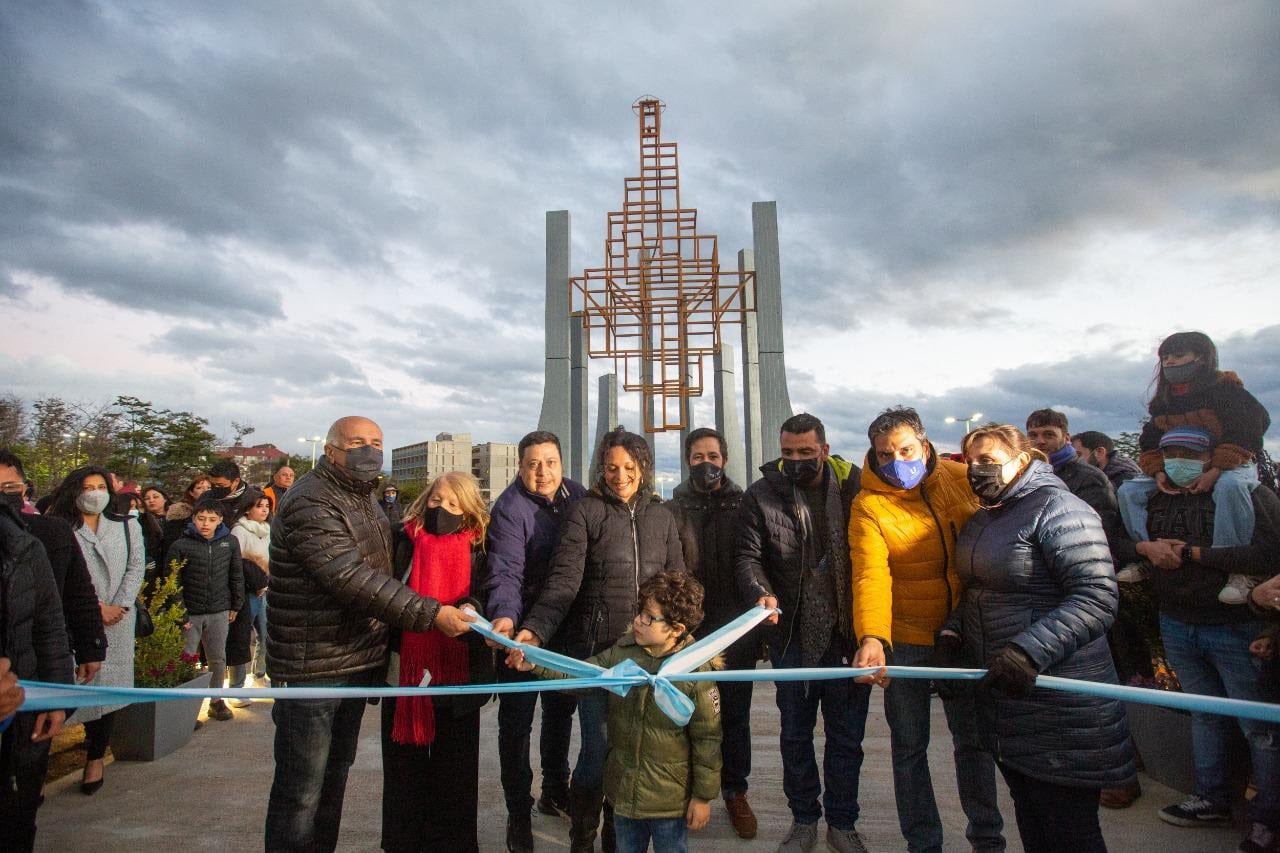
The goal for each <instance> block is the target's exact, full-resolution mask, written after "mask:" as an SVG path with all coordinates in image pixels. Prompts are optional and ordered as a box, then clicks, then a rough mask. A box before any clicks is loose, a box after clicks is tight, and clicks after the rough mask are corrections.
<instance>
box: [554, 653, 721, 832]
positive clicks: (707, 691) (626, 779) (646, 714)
mask: <svg viewBox="0 0 1280 853" xmlns="http://www.w3.org/2000/svg"><path fill="white" fill-rule="evenodd" d="M692 642H693V637H692V636H687V635H686V636H685V638H684V639H683V640H681V641H680V642H678V643H677V644H676V646H675V648H673V649H672V650H671V651H669V652H667V654H665V655H663V656H661V657H654V656H653V655H651V654H649V652H648V651H646V650H645V649H644V647H643V646H639V645H637V644H636V638H635V635H634V634H632V633H631V632H630V631H628V632H627V633H626V634H623V635H622V637H621V638H620V639H619V640H618V642H617V643H616V644H615V645H614V646H612V647H611V648H609V649H607V650H605V651H604V652H602V653H601V654H598V655H596V656H594V657H592V658H589V661H590V662H591V663H594V664H597V665H599V666H602V667H604V668H605V669H608V668H610V667H613V666H617V665H618V664H620V663H622V662H623V661H624V660H633V661H635V662H636V663H637V664H639V665H640V668H641V669H643V670H644V671H645V672H650V673H653V672H657V671H658V669H659V668H661V666H662V663H663V661H664V660H666V659H667V658H668V657H670V656H671V655H673V654H675V653H676V652H678V651H680V650H681V649H683V648H684V647H685V646H688V645H689V644H690V643H692ZM717 668H718V666H717V665H716V662H715V661H711V662H708V663H706V664H703V665H702V666H701V667H699V668H698V670H697V671H698V672H704V671H711V670H713V669H717ZM534 672H535V673H537V675H538V676H539V677H541V678H568V677H569V676H567V675H564V674H563V673H559V672H554V671H552V670H549V669H544V668H542V667H535V668H534ZM674 686H675V687H676V689H678V690H679V691H680V692H681V693H683V694H685V695H686V696H688V697H689V698H690V699H692V700H693V705H694V710H693V716H692V717H691V718H690V719H689V723H688V725H686V726H681V725H678V724H677V723H676V722H675V721H673V720H672V719H671V718H670V717H668V716H667V715H666V714H665V713H663V711H662V709H661V708H659V707H658V704H657V703H656V702H655V701H654V699H653V688H652V687H650V686H649V685H648V684H645V685H643V686H637V687H633V688H631V689H630V690H629V691H627V695H626V696H615V695H614V694H612V693H611V694H609V733H608V740H609V754H608V756H607V757H606V758H605V765H604V794H605V797H606V798H607V799H608V800H609V802H610V803H611V804H612V805H613V810H614V812H615V813H617V814H620V815H622V816H623V817H628V818H632V819H633V820H647V819H653V818H683V817H684V816H685V812H686V810H687V809H688V807H689V800H690V798H691V797H692V798H696V799H699V800H706V801H708V802H710V801H711V800H714V799H715V798H716V797H718V796H719V795H720V694H719V692H718V691H717V689H716V684H715V682H714V681H678V682H674Z"/></svg>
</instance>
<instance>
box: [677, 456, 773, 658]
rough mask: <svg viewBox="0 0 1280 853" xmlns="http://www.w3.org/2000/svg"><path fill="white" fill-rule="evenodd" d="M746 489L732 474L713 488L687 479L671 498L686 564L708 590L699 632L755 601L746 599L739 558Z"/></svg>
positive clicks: (718, 624)
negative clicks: (709, 489) (698, 486)
mask: <svg viewBox="0 0 1280 853" xmlns="http://www.w3.org/2000/svg"><path fill="white" fill-rule="evenodd" d="M744 494H745V493H744V492H743V491H742V487H741V486H739V485H738V484H737V483H735V482H733V481H732V480H730V479H729V476H728V475H727V474H726V475H724V476H723V479H722V481H721V485H720V488H718V489H716V490H715V491H713V492H700V491H698V490H697V489H695V488H693V485H692V484H691V483H690V482H689V481H688V480H685V481H684V482H683V483H681V484H680V485H678V486H676V488H675V491H673V492H672V493H671V500H669V501H667V503H666V506H667V507H668V508H669V509H670V510H671V514H672V515H673V516H675V519H676V530H678V531H679V534H680V547H681V551H682V553H683V555H684V564H685V568H687V569H688V570H689V571H690V572H692V573H693V574H694V576H695V577H696V578H697V579H698V580H699V581H700V582H701V583H702V586H703V588H704V589H705V590H706V594H705V597H704V598H703V600H702V609H703V611H704V612H705V613H706V618H705V619H703V620H702V625H700V626H699V627H698V631H699V636H705V635H707V634H709V633H711V632H712V631H714V630H716V629H717V628H720V627H722V626H723V625H725V624H727V623H728V622H729V621H730V620H732V619H733V618H734V617H736V616H738V615H740V614H741V613H742V611H744V610H746V609H747V608H748V607H750V606H751V605H752V604H754V603H755V602H754V601H749V602H747V601H743V599H742V591H741V590H739V589H738V579H737V573H736V571H735V569H734V563H733V561H734V558H735V556H736V553H737V548H738V524H739V523H740V522H739V515H738V514H739V511H740V510H741V508H742V497H743V495H744Z"/></svg>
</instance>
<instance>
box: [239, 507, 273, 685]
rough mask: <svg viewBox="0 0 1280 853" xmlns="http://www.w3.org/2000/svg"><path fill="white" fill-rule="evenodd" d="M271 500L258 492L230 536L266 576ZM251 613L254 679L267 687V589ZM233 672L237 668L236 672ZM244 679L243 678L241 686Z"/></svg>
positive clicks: (254, 601)
mask: <svg viewBox="0 0 1280 853" xmlns="http://www.w3.org/2000/svg"><path fill="white" fill-rule="evenodd" d="M270 519H271V499H270V498H268V497H267V496H266V495H264V494H262V493H261V492H258V493H257V495H256V500H254V501H253V504H252V505H251V506H250V507H249V509H248V510H247V511H246V512H245V514H244V515H242V516H241V517H240V520H239V521H237V522H236V526H235V527H233V528H231V535H232V536H234V537H235V538H236V541H237V542H239V543H240V556H241V557H243V558H244V559H245V560H246V561H248V562H252V563H253V564H255V565H256V566H258V568H260V569H262V571H263V572H269V571H270V570H269V569H268V566H269V564H270V560H271V557H270V550H271V522H270ZM249 613H250V615H251V616H252V617H253V631H254V633H255V634H256V635H257V642H258V650H257V652H256V653H255V654H254V656H253V676H254V678H255V679H256V685H257V686H259V687H262V686H265V679H266V677H267V589H266V587H265V586H264V587H263V588H262V589H261V590H259V591H258V594H257V595H256V596H254V597H253V598H251V599H250V600H249ZM233 669H234V668H233ZM237 675H238V673H236V672H232V674H231V683H232V684H237V681H236V676H237ZM242 682H243V678H241V683H242ZM231 704H232V705H234V706H236V707H238V708H243V707H245V706H247V705H248V704H249V702H248V700H245V699H238V700H236V701H234V702H232V703H231Z"/></svg>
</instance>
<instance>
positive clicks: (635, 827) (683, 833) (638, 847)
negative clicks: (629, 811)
mask: <svg viewBox="0 0 1280 853" xmlns="http://www.w3.org/2000/svg"><path fill="white" fill-rule="evenodd" d="M613 831H614V833H615V835H616V836H617V839H618V853H645V851H646V850H648V849H649V842H650V841H651V840H652V841H653V853H687V851H688V849H689V827H688V826H686V825H685V822H684V818H682V817H654V818H648V819H645V820H638V819H636V818H632V817H623V816H622V815H620V814H615V815H614V816H613Z"/></svg>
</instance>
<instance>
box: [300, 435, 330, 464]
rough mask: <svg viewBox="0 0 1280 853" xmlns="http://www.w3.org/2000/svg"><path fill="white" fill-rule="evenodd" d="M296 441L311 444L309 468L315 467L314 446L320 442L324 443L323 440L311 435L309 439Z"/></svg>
mask: <svg viewBox="0 0 1280 853" xmlns="http://www.w3.org/2000/svg"><path fill="white" fill-rule="evenodd" d="M298 441H301V442H302V443H304V444H305V443H306V442H308V441H309V442H311V467H312V468H314V467H316V446H317V445H319V444H320V442H322V441H324V439H323V438H321V437H320V436H318V435H313V436H311V438H300V439H298Z"/></svg>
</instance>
